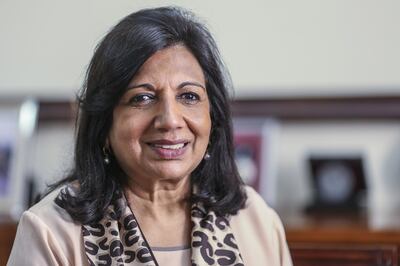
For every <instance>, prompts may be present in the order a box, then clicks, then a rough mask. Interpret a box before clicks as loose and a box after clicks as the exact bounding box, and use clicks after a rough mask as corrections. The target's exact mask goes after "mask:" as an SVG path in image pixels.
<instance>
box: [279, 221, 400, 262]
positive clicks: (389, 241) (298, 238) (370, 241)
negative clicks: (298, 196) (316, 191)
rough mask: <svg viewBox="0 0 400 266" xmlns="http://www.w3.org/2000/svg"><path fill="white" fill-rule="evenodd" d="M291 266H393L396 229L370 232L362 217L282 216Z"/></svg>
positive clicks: (398, 247) (399, 244)
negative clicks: (292, 265)
mask: <svg viewBox="0 0 400 266" xmlns="http://www.w3.org/2000/svg"><path fill="white" fill-rule="evenodd" d="M282 219H283V222H284V223H285V227H286V237H287V240H288V243H289V247H290V251H291V255H292V258H293V262H294V265H295V266H297V265H298V266H314V265H318V266H325V265H326V266H328V265H329V266H330V265H348V266H350V265H352V266H356V265H357V266H367V265H368V266H372V265H375V266H380V265H382V266H383V265H385V266H389V265H390V266H397V265H398V263H399V261H400V253H399V251H400V220H399V223H398V225H397V226H391V227H388V228H385V227H383V228H379V229H376V228H373V226H371V225H370V223H369V218H368V216H367V215H365V214H358V215H356V214H339V215H338V214H323V215H321V214H308V215H307V214H296V215H282Z"/></svg>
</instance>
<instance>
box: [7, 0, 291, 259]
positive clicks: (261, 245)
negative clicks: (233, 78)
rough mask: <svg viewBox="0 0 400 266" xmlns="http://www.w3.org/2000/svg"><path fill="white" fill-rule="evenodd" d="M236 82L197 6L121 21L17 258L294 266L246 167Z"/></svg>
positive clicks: (26, 222) (94, 71)
mask: <svg viewBox="0 0 400 266" xmlns="http://www.w3.org/2000/svg"><path fill="white" fill-rule="evenodd" d="M229 88H230V83H229V78H228V76H227V75H226V72H225V70H224V67H223V64H222V62H221V59H220V55H219V53H218V50H217V47H216V45H215V42H214V40H213V38H212V36H211V35H210V33H209V32H208V30H207V29H206V28H205V27H204V26H203V25H202V24H201V23H199V22H198V21H197V20H196V19H195V17H194V16H193V15H192V14H191V13H189V12H187V11H185V10H182V9H179V8H169V7H165V8H156V9H146V10H141V11H139V12H136V13H133V14H131V15H129V16H127V17H126V18H124V19H123V20H122V21H121V22H119V23H118V24H117V25H116V26H115V27H114V28H113V29H112V30H111V31H110V32H109V33H108V34H107V35H106V36H105V37H104V39H103V40H102V42H101V43H100V45H99V46H98V47H97V49H96V51H95V54H94V56H93V58H92V61H91V63H90V65H89V68H88V72H87V78H86V83H85V86H84V90H83V91H82V93H81V96H80V101H79V104H80V115H79V121H78V130H77V141H76V147H75V167H74V169H73V171H72V174H71V175H70V177H68V178H66V179H65V180H63V181H61V182H60V183H58V184H56V186H55V187H58V188H54V189H53V192H51V193H50V194H48V195H47V196H46V197H45V198H44V199H42V201H40V202H39V203H38V204H37V205H35V206H34V207H32V208H31V209H30V210H28V211H26V212H25V213H24V214H23V216H22V218H21V221H20V224H19V228H18V232H17V236H16V240H15V243H14V247H13V250H12V253H11V256H10V260H9V265H161V266H164V265H174V266H176V265H190V264H191V265H291V260H290V255H289V252H288V248H287V245H286V241H285V236H284V232H283V228H282V225H281V222H280V220H279V218H278V217H277V215H276V214H275V212H273V211H272V210H271V209H270V208H269V207H267V206H266V205H265V203H264V202H263V200H262V199H261V198H260V196H258V195H257V194H256V192H254V190H252V189H251V188H247V187H245V186H244V185H243V183H242V181H241V179H240V177H239V175H238V171H237V169H236V166H235V163H234V158H233V148H232V130H231V121H230V112H229V101H228V96H227V90H228V89H229Z"/></svg>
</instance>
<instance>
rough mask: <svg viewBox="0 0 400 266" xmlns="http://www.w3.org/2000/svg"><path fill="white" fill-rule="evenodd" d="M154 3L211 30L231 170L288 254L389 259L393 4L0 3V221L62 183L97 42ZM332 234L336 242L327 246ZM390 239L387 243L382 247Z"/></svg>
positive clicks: (394, 119)
mask: <svg viewBox="0 0 400 266" xmlns="http://www.w3.org/2000/svg"><path fill="white" fill-rule="evenodd" d="M161 5H177V6H182V7H186V8H188V9H190V10H192V11H194V12H195V13H196V14H197V15H198V16H199V17H200V18H202V19H203V20H204V21H205V23H206V24H207V25H208V27H209V29H210V30H211V32H212V33H213V34H214V36H215V39H216V41H217V43H218V45H219V48H220V51H221V53H222V56H223V58H224V60H225V63H226V65H227V67H228V69H229V70H230V73H231V76H232V80H233V84H234V93H233V94H232V96H233V99H234V101H233V113H234V119H235V121H234V124H235V141H236V145H237V149H236V155H237V161H238V164H239V168H240V170H241V173H242V175H243V176H244V178H245V179H246V180H247V182H248V183H249V184H250V185H253V186H254V187H256V189H258V190H259V192H260V194H261V195H262V196H263V197H264V199H265V200H266V201H267V202H268V203H269V204H270V205H271V206H272V207H274V208H275V209H276V210H277V211H278V213H279V214H280V216H281V218H282V220H283V223H284V225H285V228H286V230H287V234H288V235H287V237H288V240H289V243H290V245H291V248H292V251H293V254H294V255H293V256H294V257H296V256H297V255H296V254H299V253H298V252H307V250H309V249H307V248H309V246H307V245H311V246H312V244H315V243H317V242H318V243H319V242H324V243H328V244H332V243H336V244H337V245H335V248H336V247H342V246H343V245H341V243H342V242H346V241H347V242H349V241H350V242H352V243H356V244H357V245H364V246H367V247H368V248H370V246H368V245H370V244H371V245H372V244H373V245H375V246H376V245H377V244H384V245H385V247H387V246H388V245H389V246H390V248H389V249H384V248H381V247H379V248H380V249H379V251H382V252H381V253H379V254H381V255H380V256H383V257H382V258H385V259H386V258H390V259H391V261H392V263H394V262H395V260H397V259H398V254H397V250H398V247H399V245H400V237H399V235H400V233H399V228H400V215H399V213H400V193H399V189H400V75H399V72H400V49H399V47H400V26H399V25H400V16H399V11H400V2H399V1H395V0H393V1H390V0H380V1H378V0H362V1H361V0H331V1H320V0H303V1H270V0H263V1H261V0H259V1H258V0H248V1H228V0H221V1H212V0H203V1H191V2H189V1H161V0H158V1H128V0H120V1H105V0H96V1H94V0H85V1H82V0H79V1H78V0H70V1H54V0H37V1H26V0H25V1H23V0H0V125H1V126H2V129H1V131H3V133H2V134H0V137H2V138H3V140H1V141H0V151H1V152H2V153H1V154H0V160H2V164H3V165H7V164H8V165H9V166H4V167H3V166H1V165H0V166H1V167H2V169H5V170H4V171H3V170H2V171H3V172H4V173H5V174H4V176H6V175H8V176H6V177H4V178H3V177H2V176H0V177H1V178H0V179H4V180H6V179H7V178H8V179H9V180H8V181H7V182H8V183H7V182H3V183H4V184H3V183H0V186H5V187H7V186H9V189H8V190H7V189H6V190H3V189H2V188H0V194H1V196H0V211H1V212H2V213H4V215H9V214H10V215H11V216H12V217H18V213H20V211H21V210H23V209H24V208H25V206H26V205H25V204H26V202H27V201H29V196H27V195H28V194H29V191H30V193H31V198H32V195H34V194H35V193H37V192H40V191H42V190H43V189H44V188H45V187H46V184H48V183H51V182H54V181H56V180H58V179H60V178H61V177H64V176H65V175H66V174H67V172H68V170H69V169H70V166H71V159H72V150H73V139H74V116H73V112H72V111H71V103H73V102H74V100H75V95H76V93H77V91H78V90H79V89H80V87H81V85H82V82H83V79H84V75H85V70H86V67H87V65H88V63H89V60H90V58H91V56H92V54H93V51H94V49H95V47H96V44H97V43H98V42H99V41H100V40H101V38H102V37H103V36H104V35H105V34H106V33H107V31H108V30H109V29H110V27H111V26H112V25H114V24H115V23H117V22H118V21H119V20H120V19H121V18H122V17H124V16H126V15H128V14H129V13H131V12H133V11H136V10H138V9H140V8H145V7H155V6H161ZM27 99H30V102H28V107H26V106H27V102H26V100H27ZM29 104H31V105H29ZM32 104H33V107H32ZM21 106H22V107H23V106H25V107H24V108H25V110H26V109H27V108H28V111H25V113H26V112H28V114H29V113H30V114H36V116H32V117H30V118H29V119H31V122H30V123H31V124H32V123H35V126H34V130H31V131H30V130H28V131H27V132H28V133H26V130H25V133H21V129H16V128H17V126H16V125H13V121H14V122H15V121H19V122H18V123H19V124H18V125H19V127H21V123H22V122H21V120H24V119H25V120H26V118H21V116H22V112H21ZM29 106H31V107H29ZM35 106H36V107H35ZM29 108H30V109H29ZM35 108H36V109H35ZM17 113H18V114H19V118H18V117H17V115H16V114H17ZM10 117H14V118H12V119H10ZM24 117H26V115H25V116H24ZM28 117H29V115H28ZM25 120H24V121H25ZM25 123H26V122H25ZM14 124H15V123H14ZM9 128H11V129H10V130H14V132H17V133H15V134H14V133H12V132H13V131H10V130H9ZM4 132H6V133H4ZM7 132H8V133H7ZM10 132H11V133H10ZM260 147H261V148H260ZM2 156H3V157H2ZM2 158H8V159H2ZM7 167H8V168H7ZM21 169H24V170H21ZM6 170H7V171H6ZM6 172H7V173H8V174H7V173H6ZM15 179H21V180H23V181H21V180H20V181H15ZM0 181H1V180H0ZM13 195H14V196H13ZM16 195H18V196H16ZM2 202H3V203H2ZM11 205H18V206H17V207H15V208H14V207H12V206H11ZM14 219H17V218H14ZM11 226H12V223H11ZM360 228H363V230H364V231H360V232H359V234H357V233H356V235H354V232H358V231H357V230H359V229H360ZM313 230H314V231H313ZM315 230H316V231H315ZM321 230H322V231H324V230H326V232H327V233H322V234H321ZM335 230H341V231H340V232H339V233H338V234H336V236H339V235H341V236H342V237H337V238H335V237H333V238H332V234H330V233H329V232H338V231H335ZM324 232H325V231H324ZM352 232H353V235H352ZM388 232H390V235H391V237H392V238H390V239H389V238H385V237H383V234H386V235H387V233H388ZM393 232H394V233H393ZM333 234H334V233H333ZM368 234H370V235H371V236H370V237H369V238H368V237H367V238H368V239H369V240H368V239H367V240H365V239H364V238H362V235H364V236H365V235H368ZM396 234H397V236H396ZM299 243H303V244H304V243H307V245H305V246H304V245H303V246H301V245H300V246H299ZM339 244H340V245H339ZM4 245H6V244H4ZM318 246H320V245H319V244H318ZM331 246H332V245H331ZM331 246H330V247H331ZM312 247H313V248H315V247H314V246H312ZM368 248H367V249H368ZM5 250H6V251H5V254H6V253H7V248H5ZM373 250H374V252H375V251H376V250H375V249H373ZM388 250H389V251H388ZM357 252H359V250H357ZM385 252H386V253H385ZM394 252H396V253H394ZM342 254H343V253H342ZM368 254H370V253H368ZM374 254H377V253H376V252H375V253H374ZM382 254H383V255H382ZM388 254H389V255H388ZM393 254H394V255H393ZM0 255H1V254H0ZM385 256H386V257H385ZM339 257H341V256H339ZM372 259H376V257H373V258H372ZM371 265H372V264H371ZM374 265H375V264H374ZM376 265H378V264H376ZM382 265H383V264H382ZM385 265H386V264H385ZM388 265H392V264H388ZM393 265H395V264H393Z"/></svg>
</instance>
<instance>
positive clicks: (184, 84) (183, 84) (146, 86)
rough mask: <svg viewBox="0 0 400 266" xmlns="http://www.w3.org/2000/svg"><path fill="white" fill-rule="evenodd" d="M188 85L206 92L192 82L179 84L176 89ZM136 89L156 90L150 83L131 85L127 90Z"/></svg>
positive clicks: (199, 85) (201, 86)
mask: <svg viewBox="0 0 400 266" xmlns="http://www.w3.org/2000/svg"><path fill="white" fill-rule="evenodd" d="M188 85H190V86H196V87H200V88H202V89H203V90H206V88H205V87H204V86H203V85H201V84H200V83H197V82H194V81H185V82H182V83H181V84H179V86H178V89H182V88H183V87H185V86H188ZM136 88H146V89H148V90H151V91H155V90H156V88H155V87H154V86H153V85H152V84H150V83H142V84H137V85H133V86H130V87H128V88H127V90H132V89H136Z"/></svg>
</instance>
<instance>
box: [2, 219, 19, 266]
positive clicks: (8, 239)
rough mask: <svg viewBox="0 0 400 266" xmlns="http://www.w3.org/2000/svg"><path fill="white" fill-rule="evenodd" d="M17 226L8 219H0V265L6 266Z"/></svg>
mask: <svg viewBox="0 0 400 266" xmlns="http://www.w3.org/2000/svg"><path fill="white" fill-rule="evenodd" d="M16 232H17V224H16V223H15V222H14V221H12V220H11V219H10V218H8V217H0V265H6V263H7V260H8V257H9V255H10V253H11V248H12V245H13V243H14V238H15V233H16Z"/></svg>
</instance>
